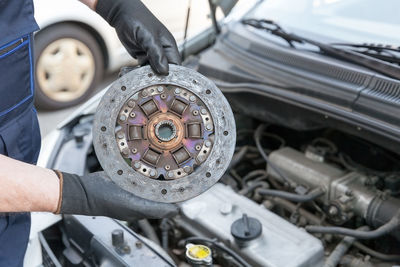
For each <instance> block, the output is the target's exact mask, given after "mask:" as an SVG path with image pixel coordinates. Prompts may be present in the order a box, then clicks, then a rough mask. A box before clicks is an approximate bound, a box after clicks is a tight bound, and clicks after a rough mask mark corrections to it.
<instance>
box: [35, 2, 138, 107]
mask: <svg viewBox="0 0 400 267" xmlns="http://www.w3.org/2000/svg"><path fill="white" fill-rule="evenodd" d="M34 4H35V18H36V20H37V23H38V24H39V26H40V31H38V32H37V33H36V35H35V62H36V77H35V78H36V105H37V106H38V107H39V108H44V109H59V108H65V107H69V106H72V105H75V104H78V103H81V102H83V101H84V100H85V99H87V98H88V97H89V96H90V95H91V93H92V92H93V90H94V89H95V87H96V84H97V83H98V82H99V81H100V80H101V79H102V77H103V73H104V72H105V71H115V70H117V69H119V68H120V67H121V66H123V65H127V64H134V63H135V61H134V59H132V57H131V56H130V55H129V54H128V53H127V51H126V50H125V48H124V47H123V46H122V44H121V43H120V41H119V39H118V37H117V34H116V32H115V30H114V29H113V28H112V27H111V26H110V25H108V24H107V22H105V21H104V20H103V19H102V18H101V17H100V16H99V15H97V14H96V13H95V12H93V11H92V10H90V9H89V8H88V7H86V6H85V5H84V4H82V3H81V2H79V1H77V0H34Z"/></svg>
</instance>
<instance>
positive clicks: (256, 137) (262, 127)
mask: <svg viewBox="0 0 400 267" xmlns="http://www.w3.org/2000/svg"><path fill="white" fill-rule="evenodd" d="M266 127H267V125H266V124H260V125H259V126H258V127H257V129H256V131H255V132H254V142H255V143H256V147H257V149H258V151H259V152H260V154H261V156H262V157H263V158H264V160H265V161H266V162H267V164H268V166H269V167H271V169H273V170H274V171H275V172H276V173H277V174H278V175H279V177H281V178H282V179H283V180H284V182H285V184H287V185H289V184H290V179H289V178H288V177H287V176H286V175H285V174H284V173H283V172H281V170H280V169H279V168H278V167H276V166H275V165H274V164H273V163H271V161H270V160H269V158H268V156H267V154H266V153H265V151H264V149H263V147H262V145H261V141H260V138H261V135H262V133H263V132H264V130H265V128H266Z"/></svg>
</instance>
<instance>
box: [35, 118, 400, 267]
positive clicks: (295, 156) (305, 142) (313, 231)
mask: <svg viewBox="0 0 400 267" xmlns="http://www.w3.org/2000/svg"><path fill="white" fill-rule="evenodd" d="M90 116H91V115H90ZM90 116H89V117H87V116H86V117H82V118H81V119H80V120H79V121H75V123H76V124H75V125H74V126H72V128H71V134H70V135H69V140H68V141H66V142H65V144H64V145H63V148H62V149H61V151H60V153H59V154H60V157H61V156H62V155H74V154H76V155H77V154H79V153H78V152H77V151H75V152H73V151H72V150H74V149H75V150H81V149H84V150H85V151H86V152H85V153H86V155H87V158H86V160H84V161H83V162H84V163H85V166H84V168H85V172H94V171H99V170H101V166H100V164H99V161H98V160H97V158H96V154H95V153H94V148H93V146H90V145H89V146H86V145H82V144H81V143H79V142H82V139H81V138H75V137H74V135H75V134H78V135H79V137H81V136H82V135H84V136H85V137H84V138H83V140H86V141H87V142H88V143H91V134H90V128H91V127H90V125H91V123H92V119H91V118H90ZM235 120H236V124H237V135H236V136H237V141H236V148H235V153H234V156H233V158H232V161H231V162H230V165H229V167H228V169H227V171H226V172H225V174H224V175H223V177H222V178H221V180H220V181H219V182H218V183H217V184H215V185H214V186H213V187H211V188H210V189H209V190H207V191H206V192H204V193H203V194H201V195H199V196H197V197H195V198H192V199H190V200H187V201H184V202H180V203H178V205H179V206H180V209H181V213H180V215H178V216H176V217H174V218H169V219H162V220H151V219H149V220H141V221H132V222H126V223H124V224H121V223H119V224H115V223H111V222H108V221H107V222H106V221H105V222H104V223H102V224H101V225H102V227H100V226H99V225H98V224H97V227H96V226H95V225H96V224H95V221H93V222H92V221H91V220H90V222H89V221H88V222H86V223H81V222H82V221H83V220H86V219H84V218H82V216H80V217H79V216H77V217H68V218H65V219H64V220H63V221H62V222H60V223H58V224H57V225H55V226H54V227H52V228H50V229H47V230H45V231H44V234H43V235H44V239H43V240H47V242H48V243H49V247H50V248H51V250H53V252H54V255H55V257H56V258H58V259H59V260H60V262H62V263H69V264H71V262H75V263H76V262H78V263H79V262H80V264H83V263H85V264H88V265H87V266H103V265H102V263H103V262H120V265H121V266H129V265H130V264H133V263H135V262H136V264H137V263H138V262H143V263H145V262H147V260H146V257H144V256H143V257H144V258H140V259H139V258H132V256H130V255H137V253H139V252H140V253H143V252H144V250H143V249H144V248H146V250H148V251H150V252H149V253H150V254H146V253H147V252H146V253H145V254H146V255H153V256H151V258H152V259H153V257H157V259H159V260H158V261H159V262H163V264H165V265H166V266H169V265H174V264H175V265H178V266H188V265H187V264H190V265H192V266H198V265H203V266H209V265H214V266H393V265H395V264H396V263H399V262H400V246H399V244H400V243H399V242H400V241H399V240H400V231H399V230H400V227H399V225H400V220H399V209H400V199H399V196H400V179H399V178H400V177H399V175H400V172H399V166H400V165H399V161H400V158H399V155H397V154H395V153H393V152H391V151H390V150H387V149H385V148H383V147H381V146H378V145H375V144H374V143H372V142H370V141H366V140H365V139H363V138H360V137H357V136H355V135H351V134H349V133H345V132H342V131H340V130H338V129H333V128H322V129H317V130H310V131H304V130H294V129H291V128H287V127H284V126H279V125H276V124H266V123H265V122H260V121H259V120H256V119H253V118H252V117H249V116H247V115H244V114H240V113H238V112H236V114H235ZM85 125H87V126H85ZM82 129H87V131H85V133H84V134H82V131H81V130H82ZM78 130H79V131H78ZM78 143H79V144H80V145H79V146H78ZM64 150H65V151H64ZM62 160H63V159H62V158H59V159H58V160H57V162H58V161H62ZM57 162H56V163H55V164H56V165H57ZM70 171H74V170H70ZM109 220H111V219H109ZM86 221H87V220H86ZM71 222H73V223H74V227H71V226H70V225H68V224H70V223H71ZM76 222H80V223H76ZM67 223H68V224H67ZM107 225H108V226H109V227H106V226H107ZM80 227H82V228H83V229H80ZM119 228H121V231H123V232H124V233H125V240H128V241H129V240H131V239H132V240H139V241H140V242H139V243H140V244H143V245H140V249H141V250H140V251H139V248H138V247H137V246H136V245H135V244H133V243H132V244H130V245H129V246H128V247H129V250H127V251H125V250H122V252H121V246H120V245H115V244H114V243H115V242H116V241H115V242H114V241H113V240H114V239H113V233H114V232H115V230H116V229H117V230H118V229H119ZM83 233H84V234H85V235H87V236H86V237H84V238H82V234H83ZM58 235H61V236H62V238H61V240H60V239H59V238H56V236H58ZM90 238H92V239H93V240H102V242H101V245H102V246H99V245H96V246H94V244H97V243H98V242H97V241H96V242H94V241H91V242H90V245H89V244H87V243H88V242H87V240H88V239H90ZM57 239H58V241H57ZM62 240H64V241H62ZM65 240H69V241H68V242H67V243H66V241H65ZM128 241H127V242H122V243H121V242H120V243H121V244H123V245H125V244H129V242H128ZM82 242H83V245H82V244H81V243H82ZM135 242H136V241H135ZM139 243H137V244H139ZM65 244H69V245H65ZM99 244H100V243H99ZM100 247H101V250H98V249H100ZM122 248H124V246H123V247H122ZM57 251H58V252H57ZM105 251H108V252H107V253H106V254H104V253H105ZM191 251H197V252H196V253H197V254H196V253H194V254H193V255H195V256H196V257H197V258H196V257H192V256H193V255H192V254H191ZM115 253H116V254H115ZM121 253H122V254H121ZM71 255H75V256H71ZM76 255H79V257H78V258H79V259H80V260H78V261H76V258H77V256H76ZM112 255H113V256H112ZM199 255H203V258H201V257H200V256H199ZM111 256H112V257H116V258H118V261H117V260H116V259H114V258H112V259H110V257H111ZM149 257H150V256H149ZM199 257H200V258H201V259H199ZM137 260H139V261H137ZM93 262H94V263H95V264H93ZM65 265H67V266H69V265H68V264H65ZM71 266H80V265H79V264H78V265H73V264H72V265H71ZM81 266H83V265H81ZM84 266H86V265H84ZM118 266H119V265H118Z"/></svg>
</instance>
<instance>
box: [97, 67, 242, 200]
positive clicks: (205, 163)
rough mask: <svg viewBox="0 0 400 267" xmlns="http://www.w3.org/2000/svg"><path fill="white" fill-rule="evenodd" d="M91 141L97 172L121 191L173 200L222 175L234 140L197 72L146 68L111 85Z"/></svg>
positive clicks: (227, 114)
mask: <svg viewBox="0 0 400 267" xmlns="http://www.w3.org/2000/svg"><path fill="white" fill-rule="evenodd" d="M93 127H94V128H93V143H94V148H95V151H96V155H97V157H98V159H99V161H100V164H101V166H102V167H103V169H104V170H105V172H106V173H107V174H108V176H109V177H110V178H111V179H112V180H113V181H114V182H115V183H116V184H118V185H119V186H120V187H122V188H123V189H125V190H127V191H130V192H132V193H133V194H135V195H137V196H140V197H142V198H145V199H150V200H154V201H159V202H179V201H183V200H186V199H189V198H192V197H195V196H197V195H199V194H200V193H202V192H204V191H205V190H207V189H208V188H210V187H211V186H212V185H213V184H215V183H216V182H217V181H218V180H219V179H220V178H221V176H222V174H223V173H224V172H225V170H226V168H227V167H228V165H229V162H230V160H231V158H232V155H233V152H234V146H235V142H236V129H235V121H234V118H233V114H232V110H231V108H230V106H229V104H228V102H227V100H226V99H225V97H224V96H223V94H222V93H221V91H220V90H219V89H218V88H217V87H216V86H215V85H214V83H212V82H211V81H210V80H209V79H207V78H206V77H204V76H202V75H201V74H199V73H198V72H196V71H194V70H191V69H188V68H185V67H181V66H175V65H170V72H169V75H168V76H158V75H155V74H154V72H153V71H152V70H151V68H150V67H149V66H146V67H142V68H138V69H135V70H133V71H131V72H129V73H127V74H125V75H124V76H122V77H121V78H120V79H118V80H116V81H115V82H114V83H113V84H112V85H111V86H110V88H109V89H108V91H107V92H106V93H105V95H104V96H103V98H102V99H101V102H100V104H99V106H98V108H97V111H96V114H95V118H94V124H93Z"/></svg>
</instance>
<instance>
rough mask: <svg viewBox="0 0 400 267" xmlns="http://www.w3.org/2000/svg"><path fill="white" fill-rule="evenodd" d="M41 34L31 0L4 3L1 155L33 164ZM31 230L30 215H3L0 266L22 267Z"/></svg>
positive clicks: (0, 1)
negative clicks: (36, 35)
mask: <svg viewBox="0 0 400 267" xmlns="http://www.w3.org/2000/svg"><path fill="white" fill-rule="evenodd" d="M36 30H38V25H37V24H36V22H35V19H34V11H33V2H32V0H0V154H3V155H6V156H9V157H11V158H14V159H18V160H21V161H24V162H28V163H33V164H34V163H36V161H37V158H38V155H39V149H40V131H39V125H38V121H37V114H36V111H35V109H34V106H33V96H34V71H33V68H34V64H33V49H32V45H33V43H32V41H33V40H32V38H33V32H34V31H36ZM26 175H29V173H27V174H26ZM0 186H1V184H0ZM29 231H30V214H29V213H17V214H16V213H14V214H12V213H8V214H7V213H6V214H0V266H11V267H13V266H22V264H23V258H24V255H25V251H26V247H27V244H28V240H29Z"/></svg>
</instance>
